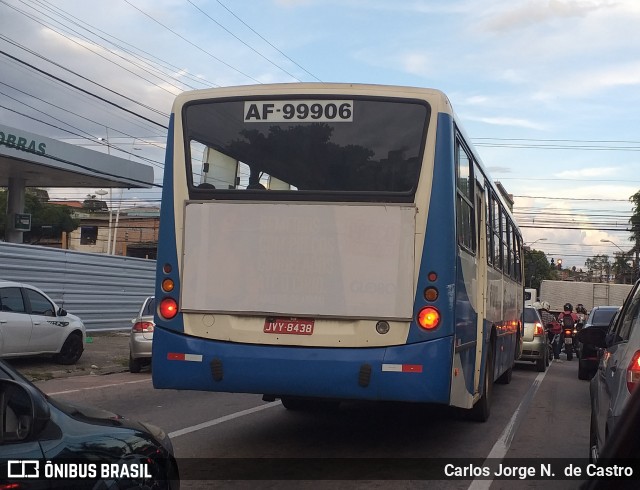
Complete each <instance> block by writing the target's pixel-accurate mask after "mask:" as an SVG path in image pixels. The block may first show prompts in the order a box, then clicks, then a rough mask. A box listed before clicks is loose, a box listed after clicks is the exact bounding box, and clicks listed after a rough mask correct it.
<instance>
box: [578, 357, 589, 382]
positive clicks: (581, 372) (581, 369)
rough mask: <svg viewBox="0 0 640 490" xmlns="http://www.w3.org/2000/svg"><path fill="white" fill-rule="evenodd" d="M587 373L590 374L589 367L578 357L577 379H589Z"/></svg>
mask: <svg viewBox="0 0 640 490" xmlns="http://www.w3.org/2000/svg"><path fill="white" fill-rule="evenodd" d="M589 374H591V369H589V367H588V366H587V365H586V363H585V362H584V361H583V360H582V359H578V379H591V377H590V376H589Z"/></svg>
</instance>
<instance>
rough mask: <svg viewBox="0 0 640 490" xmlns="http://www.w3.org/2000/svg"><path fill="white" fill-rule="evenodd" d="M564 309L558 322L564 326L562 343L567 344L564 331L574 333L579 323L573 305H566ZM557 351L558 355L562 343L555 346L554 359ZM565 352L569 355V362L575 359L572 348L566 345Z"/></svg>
mask: <svg viewBox="0 0 640 490" xmlns="http://www.w3.org/2000/svg"><path fill="white" fill-rule="evenodd" d="M562 309H563V311H562V312H561V313H560V314H559V315H558V321H559V322H560V324H561V325H562V334H561V338H560V341H561V342H562V343H565V342H564V331H565V330H566V329H571V331H573V327H574V326H575V324H576V323H577V322H578V315H577V314H576V313H574V312H573V305H572V304H571V303H565V305H564V307H563V308H562ZM556 349H557V350H558V354H559V353H560V352H559V350H560V342H557V347H556V346H555V345H554V348H553V350H554V357H555V352H556ZM565 351H566V353H567V360H568V361H570V360H571V359H573V351H572V347H567V345H566V343H565Z"/></svg>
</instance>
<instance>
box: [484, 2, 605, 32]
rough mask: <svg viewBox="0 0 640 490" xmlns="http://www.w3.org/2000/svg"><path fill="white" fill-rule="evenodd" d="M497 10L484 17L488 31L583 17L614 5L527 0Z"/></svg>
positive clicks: (509, 29)
mask: <svg viewBox="0 0 640 490" xmlns="http://www.w3.org/2000/svg"><path fill="white" fill-rule="evenodd" d="M511 5H513V3H511V2H510V3H509V8H508V9H507V10H504V11H500V12H497V13H496V14H495V15H492V16H490V17H488V18H487V19H485V21H484V22H483V26H484V28H485V29H486V30H488V31H494V32H504V31H511V30H516V29H522V28H523V27H527V26H532V25H537V24H543V23H548V22H549V21H553V20H557V19H568V18H576V17H585V16H586V15H588V14H589V13H591V12H593V11H596V10H599V9H605V8H612V7H613V6H614V4H613V3H611V2H596V1H560V0H549V1H547V2H541V1H538V0H535V1H529V2H526V3H522V4H520V5H516V7H513V8H512V7H511Z"/></svg>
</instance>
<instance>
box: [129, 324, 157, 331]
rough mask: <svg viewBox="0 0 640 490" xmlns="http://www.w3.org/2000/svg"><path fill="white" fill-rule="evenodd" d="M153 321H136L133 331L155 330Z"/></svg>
mask: <svg viewBox="0 0 640 490" xmlns="http://www.w3.org/2000/svg"><path fill="white" fill-rule="evenodd" d="M153 326H154V325H153V322H136V323H135V325H134V326H133V329H132V330H133V331H134V332H138V333H143V332H153Z"/></svg>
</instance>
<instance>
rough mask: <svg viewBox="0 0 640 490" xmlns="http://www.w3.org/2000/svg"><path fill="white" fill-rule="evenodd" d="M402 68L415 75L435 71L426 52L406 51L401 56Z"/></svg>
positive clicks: (425, 74)
mask: <svg viewBox="0 0 640 490" xmlns="http://www.w3.org/2000/svg"><path fill="white" fill-rule="evenodd" d="M399 59H400V66H401V68H402V69H403V70H404V71H405V72H407V73H411V74H413V75H421V76H429V75H430V74H432V73H433V71H432V70H433V68H432V66H431V63H429V57H428V56H426V55H425V54H424V53H405V54H402V55H400V56H399Z"/></svg>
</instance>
